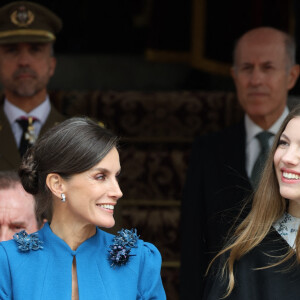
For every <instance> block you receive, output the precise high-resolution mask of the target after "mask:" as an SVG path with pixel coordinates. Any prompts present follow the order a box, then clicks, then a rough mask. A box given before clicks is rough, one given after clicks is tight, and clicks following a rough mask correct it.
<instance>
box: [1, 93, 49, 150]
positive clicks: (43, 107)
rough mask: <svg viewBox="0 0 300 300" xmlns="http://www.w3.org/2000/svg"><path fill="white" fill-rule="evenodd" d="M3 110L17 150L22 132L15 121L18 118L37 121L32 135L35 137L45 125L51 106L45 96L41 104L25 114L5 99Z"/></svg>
mask: <svg viewBox="0 0 300 300" xmlns="http://www.w3.org/2000/svg"><path fill="white" fill-rule="evenodd" d="M3 110H4V113H5V115H6V117H7V119H8V121H9V123H10V126H11V129H12V132H13V135H14V137H15V141H16V144H17V147H18V148H19V145H20V141H21V137H22V133H23V131H22V128H21V126H20V125H19V124H18V123H17V119H19V118H20V117H35V118H36V119H37V121H35V122H34V133H35V136H38V135H39V133H40V131H41V128H42V126H43V125H44V124H45V122H46V120H47V118H48V115H49V113H50V110H51V104H50V100H49V96H48V95H47V97H46V99H45V101H44V102H43V103H41V104H40V105H39V106H37V107H36V108H34V109H33V110H32V111H31V112H29V113H26V112H25V111H23V110H22V109H20V108H19V107H17V106H15V105H14V104H12V103H11V102H9V100H7V99H5V100H4V105H3Z"/></svg>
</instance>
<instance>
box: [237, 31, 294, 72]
mask: <svg viewBox="0 0 300 300" xmlns="http://www.w3.org/2000/svg"><path fill="white" fill-rule="evenodd" d="M249 43H250V44H252V43H258V44H266V43H268V44H270V43H271V44H273V43H274V44H282V45H283V47H284V50H285V55H286V59H287V61H286V62H287V69H289V68H290V67H292V66H293V65H295V64H296V43H295V39H294V38H293V37H292V36H291V35H289V34H287V33H286V32H283V31H281V30H278V29H276V28H272V27H258V28H255V29H252V30H250V31H247V32H246V33H245V34H243V35H242V36H241V37H240V38H239V39H238V40H237V42H236V44H235V47H234V51H233V66H235V65H236V60H237V58H238V54H239V50H240V48H241V47H243V45H245V44H246V45H248V44H249Z"/></svg>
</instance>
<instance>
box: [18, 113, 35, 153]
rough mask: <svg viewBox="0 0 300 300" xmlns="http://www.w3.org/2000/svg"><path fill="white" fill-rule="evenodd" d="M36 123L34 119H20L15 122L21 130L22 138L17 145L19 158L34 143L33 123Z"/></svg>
mask: <svg viewBox="0 0 300 300" xmlns="http://www.w3.org/2000/svg"><path fill="white" fill-rule="evenodd" d="M35 121H37V119H36V118H34V117H21V118H19V119H18V120H16V122H17V123H18V124H19V125H20V127H21V128H22V131H23V133H22V136H21V141H20V145H19V152H20V155H21V157H22V156H23V155H24V154H25V152H26V151H27V149H28V148H29V147H31V146H32V145H33V144H34V142H35V141H36V138H37V137H36V136H35V133H34V122H35Z"/></svg>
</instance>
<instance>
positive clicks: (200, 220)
mask: <svg viewBox="0 0 300 300" xmlns="http://www.w3.org/2000/svg"><path fill="white" fill-rule="evenodd" d="M204 157H205V155H204V154H203V142H202V138H197V139H196V140H195V142H194V144H193V147H192V151H191V155H190V158H189V167H188V171H187V176H186V181H185V186H184V190H183V198H182V202H181V270H180V290H181V298H182V299H201V295H202V292H203V282H204V274H205V272H206V269H207V266H208V261H207V259H206V254H205V253H206V252H207V249H206V242H205V230H204V228H205V225H204V224H205V223H206V214H205V203H204V197H203V193H204V189H205V187H204V184H203V182H204V181H203V176H204V175H203V174H204V173H205V170H204V167H203V159H205V158H206V157H205V158H204Z"/></svg>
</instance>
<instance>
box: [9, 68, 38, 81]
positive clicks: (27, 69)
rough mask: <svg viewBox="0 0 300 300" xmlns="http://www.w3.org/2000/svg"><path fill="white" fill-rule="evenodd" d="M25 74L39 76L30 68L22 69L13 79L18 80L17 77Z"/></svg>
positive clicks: (16, 72)
mask: <svg viewBox="0 0 300 300" xmlns="http://www.w3.org/2000/svg"><path fill="white" fill-rule="evenodd" d="M23 74H29V75H31V76H33V77H36V76H37V74H36V72H35V71H33V70H32V69H30V68H29V67H21V68H19V69H18V70H16V71H15V72H14V73H13V78H14V79H16V78H17V77H19V76H21V75H23Z"/></svg>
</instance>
